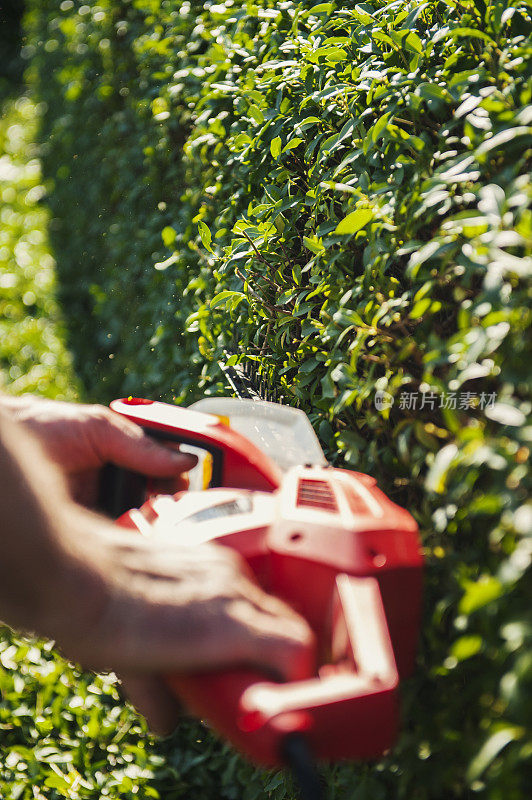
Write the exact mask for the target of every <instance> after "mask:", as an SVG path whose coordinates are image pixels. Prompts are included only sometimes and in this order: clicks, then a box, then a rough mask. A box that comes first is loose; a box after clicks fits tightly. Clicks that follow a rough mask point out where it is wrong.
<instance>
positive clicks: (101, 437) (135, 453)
mask: <svg viewBox="0 0 532 800" xmlns="http://www.w3.org/2000/svg"><path fill="white" fill-rule="evenodd" d="M95 419H96V424H95V425H93V426H92V429H91V439H92V444H93V447H94V449H95V450H96V452H97V453H98V457H99V459H100V462H101V463H102V464H105V463H106V462H108V461H111V462H112V463H113V464H116V465H117V466H120V467H124V468H125V469H130V470H133V471H134V472H140V473H142V474H143V475H152V476H153V477H156V478H170V477H172V476H175V475H177V474H178V473H181V472H188V471H189V470H191V469H193V468H194V467H195V466H196V464H197V462H198V459H197V457H196V456H194V455H192V454H190V453H181V452H180V451H179V450H176V449H173V448H171V447H165V446H164V445H162V444H159V443H158V442H156V441H154V440H153V439H152V438H151V437H150V436H148V435H147V434H146V433H144V431H143V430H142V428H140V427H139V426H138V425H135V423H134V422H131V421H130V420H127V419H125V418H124V417H121V416H119V415H118V414H115V413H113V412H111V411H109V412H107V410H106V413H105V414H104V415H101V414H100V415H99V417H97V418H95ZM101 419H103V420H104V422H103V424H102V423H101V422H100V420H101Z"/></svg>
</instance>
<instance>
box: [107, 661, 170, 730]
mask: <svg viewBox="0 0 532 800" xmlns="http://www.w3.org/2000/svg"><path fill="white" fill-rule="evenodd" d="M120 679H121V683H122V689H123V692H124V694H125V695H126V697H127V699H128V700H129V701H130V702H131V703H132V705H133V706H135V709H136V710H137V711H138V712H139V713H140V714H142V716H143V717H145V719H146V722H147V723H148V727H149V728H150V730H151V731H152V732H153V733H155V734H158V735H159V736H168V735H169V734H170V733H172V731H173V730H174V729H175V727H176V726H177V723H178V721H179V717H180V716H181V711H182V707H181V704H180V702H179V700H178V699H177V697H176V696H175V694H174V693H173V692H171V691H170V689H169V688H168V687H167V686H166V684H165V683H164V681H163V679H162V678H160V677H159V676H157V675H149V674H148V675H133V674H127V675H120Z"/></svg>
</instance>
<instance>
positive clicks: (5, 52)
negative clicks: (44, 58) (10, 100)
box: [0, 0, 24, 102]
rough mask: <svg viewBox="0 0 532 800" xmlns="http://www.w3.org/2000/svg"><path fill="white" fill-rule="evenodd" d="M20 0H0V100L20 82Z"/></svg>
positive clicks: (21, 3) (21, 62)
mask: <svg viewBox="0 0 532 800" xmlns="http://www.w3.org/2000/svg"><path fill="white" fill-rule="evenodd" d="M23 12H24V2H23V1H22V0H2V5H1V6H0V102H1V101H2V100H3V99H4V98H5V97H6V96H7V95H9V94H12V93H13V92H16V91H17V89H18V88H19V87H20V85H21V83H22V66H23V61H22V58H21V48H22V24H21V23H22V15H23Z"/></svg>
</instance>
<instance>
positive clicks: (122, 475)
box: [99, 397, 281, 517]
mask: <svg viewBox="0 0 532 800" xmlns="http://www.w3.org/2000/svg"><path fill="white" fill-rule="evenodd" d="M111 409H112V410H113V411H115V412H116V413H117V414H122V416H124V417H127V419H130V420H132V421H133V422H136V423H137V424H138V425H140V426H141V427H142V428H143V429H144V430H145V431H146V433H148V434H149V435H150V436H153V437H154V438H155V439H160V440H161V441H163V442H169V443H174V444H185V445H189V446H192V447H197V448H199V449H201V450H204V451H207V452H208V453H209V454H210V455H211V457H212V475H211V478H210V483H209V488H213V487H217V486H224V487H228V488H237V489H252V490H255V491H262V492H273V491H275V490H276V489H278V488H279V485H280V483H281V471H280V470H279V468H278V467H277V466H276V465H275V464H274V463H273V461H271V460H270V459H269V458H267V457H266V456H265V455H264V453H263V452H262V451H261V450H259V448H258V447H256V445H254V444H253V443H251V442H250V441H249V440H248V439H246V438H245V437H244V436H242V435H241V434H240V433H238V432H237V431H235V430H233V429H232V428H230V427H228V425H226V424H224V423H223V422H222V421H221V420H220V418H219V417H217V416H214V415H213V414H204V413H202V412H199V411H192V410H190V409H187V408H181V407H179V406H172V405H169V404H167V403H159V402H156V401H154V400H145V399H143V398H139V397H127V398H122V399H120V400H114V401H113V402H112V403H111ZM147 493H149V481H148V479H146V478H145V477H143V476H140V475H138V474H136V473H131V472H128V471H127V470H123V469H120V468H118V467H114V466H108V467H107V468H106V469H105V470H104V472H103V474H102V480H101V487H100V500H99V506H100V509H101V510H102V511H104V512H106V513H108V514H109V515H111V516H115V517H116V516H118V515H119V514H121V513H123V512H124V511H126V510H127V509H128V508H131V507H132V506H139V505H141V504H142V502H143V501H144V500H145V499H146V494H147Z"/></svg>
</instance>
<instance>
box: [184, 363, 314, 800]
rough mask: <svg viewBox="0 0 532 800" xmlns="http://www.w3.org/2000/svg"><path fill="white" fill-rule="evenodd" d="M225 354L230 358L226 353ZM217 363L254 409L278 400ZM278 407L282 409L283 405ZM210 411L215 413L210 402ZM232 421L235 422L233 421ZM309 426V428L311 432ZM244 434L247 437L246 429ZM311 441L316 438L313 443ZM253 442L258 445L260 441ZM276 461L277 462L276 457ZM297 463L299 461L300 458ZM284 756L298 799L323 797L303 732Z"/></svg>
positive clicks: (248, 375) (235, 368)
mask: <svg viewBox="0 0 532 800" xmlns="http://www.w3.org/2000/svg"><path fill="white" fill-rule="evenodd" d="M227 355H228V357H229V354H227ZM218 363H219V366H220V369H221V370H222V372H223V374H224V376H225V378H226V380H227V382H228V383H229V386H230V387H231V389H232V390H233V391H234V393H235V394H236V396H237V398H238V399H239V400H249V401H252V402H253V404H254V405H255V406H256V411H257V410H258V408H259V407H260V406H264V405H266V403H265V401H272V400H273V401H276V400H277V392H276V391H275V389H273V390H272V389H271V388H268V387H267V385H266V384H265V383H264V382H257V380H256V377H255V376H254V374H253V373H252V372H251V370H249V368H248V369H245V368H244V367H243V366H242V365H241V364H234V365H227V364H226V363H225V362H223V361H219V362H218ZM213 399H214V398H213ZM279 399H282V398H279ZM201 403H203V404H204V405H206V404H205V401H200V404H201ZM196 405H199V404H196ZM279 407H280V408H281V407H282V406H279ZM208 410H209V409H207V408H205V411H208ZM235 410H236V409H235ZM211 411H212V412H213V413H217V412H216V410H215V408H214V407H213V406H212V404H211ZM303 416H304V420H305V422H306V425H307V426H308V427H307V430H306V431H304V433H306V435H307V438H306V439H305V441H306V443H307V450H306V452H307V460H312V459H311V455H313V456H314V458H315V459H316V458H317V459H318V463H326V462H325V457H324V455H323V452H322V450H321V447H320V445H319V442H318V439H317V437H316V435H315V433H314V430H313V429H312V427H311V425H310V422H309V421H308V418H307V416H306V415H303ZM232 424H235V422H233V423H232ZM308 428H310V433H309V431H308ZM247 435H248V436H249V431H248V434H247ZM313 440H315V444H314V442H313ZM256 443H257V444H259V442H256ZM262 444H263V442H262ZM311 445H312V446H311ZM316 445H317V447H316ZM309 448H310V450H311V452H310V453H309V452H308V450H309ZM268 449H269V450H270V457H273V452H272V451H273V448H268ZM318 450H319V452H318ZM298 458H300V456H296V463H297V459H298ZM275 460H276V461H277V463H279V461H278V458H276V459H275ZM299 463H301V461H300V462H299ZM280 466H281V468H282V467H283V465H282V464H280ZM283 758H284V760H285V762H286V764H287V766H288V767H289V769H290V770H291V772H292V775H293V776H294V780H295V782H296V784H297V785H298V786H299V790H300V797H301V800H323V799H324V796H325V795H324V792H323V781H322V779H321V778H320V774H319V772H318V769H317V767H316V762H315V759H314V756H313V754H312V751H311V748H310V746H309V744H308V742H307V741H306V739H305V737H304V736H303V735H301V734H290V735H288V736H286V737H285V739H284V743H283Z"/></svg>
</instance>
